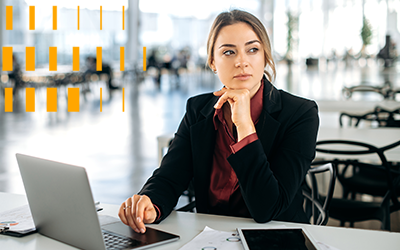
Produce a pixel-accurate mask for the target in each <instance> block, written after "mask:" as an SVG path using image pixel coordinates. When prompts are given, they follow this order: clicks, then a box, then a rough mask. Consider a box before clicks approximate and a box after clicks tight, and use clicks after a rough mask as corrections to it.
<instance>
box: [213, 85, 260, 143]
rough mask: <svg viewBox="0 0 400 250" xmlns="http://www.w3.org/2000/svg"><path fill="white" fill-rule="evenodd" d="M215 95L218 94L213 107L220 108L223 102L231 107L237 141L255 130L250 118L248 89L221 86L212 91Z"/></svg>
mask: <svg viewBox="0 0 400 250" xmlns="http://www.w3.org/2000/svg"><path fill="white" fill-rule="evenodd" d="M214 95H215V96H219V97H220V98H219V99H218V101H217V103H216V104H215V105H214V108H215V109H220V108H222V106H223V105H224V103H225V102H228V103H229V105H230V108H231V114H232V116H231V118H232V122H233V124H235V126H236V129H237V133H238V141H240V140H242V139H243V138H245V137H246V136H248V135H250V134H252V133H254V132H256V129H255V127H254V123H253V121H252V119H251V112H250V91H249V90H248V89H235V90H234V89H227V88H226V87H224V88H222V89H221V90H219V91H216V92H214Z"/></svg>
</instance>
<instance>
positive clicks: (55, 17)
mask: <svg viewBox="0 0 400 250" xmlns="http://www.w3.org/2000/svg"><path fill="white" fill-rule="evenodd" d="M53 30H57V6H53Z"/></svg>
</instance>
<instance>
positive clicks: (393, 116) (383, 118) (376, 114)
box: [339, 106, 400, 127]
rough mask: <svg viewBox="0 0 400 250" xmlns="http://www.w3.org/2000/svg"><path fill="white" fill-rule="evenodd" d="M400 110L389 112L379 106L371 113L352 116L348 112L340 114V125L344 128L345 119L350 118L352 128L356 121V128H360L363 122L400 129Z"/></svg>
mask: <svg viewBox="0 0 400 250" xmlns="http://www.w3.org/2000/svg"><path fill="white" fill-rule="evenodd" d="M399 116H400V108H398V109H395V110H387V109H384V108H381V107H379V106H377V107H375V109H374V110H373V111H371V112H367V113H364V114H350V113H346V112H342V113H340V117H339V124H340V127H343V118H344V117H348V120H349V126H352V123H353V121H355V124H354V127H358V125H359V124H360V122H361V121H369V122H376V123H377V124H378V126H379V127H400V118H399Z"/></svg>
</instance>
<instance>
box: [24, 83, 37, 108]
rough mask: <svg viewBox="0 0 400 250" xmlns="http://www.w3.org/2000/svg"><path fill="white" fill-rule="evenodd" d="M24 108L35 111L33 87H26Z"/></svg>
mask: <svg viewBox="0 0 400 250" xmlns="http://www.w3.org/2000/svg"><path fill="white" fill-rule="evenodd" d="M25 93H26V100H25V110H26V112H35V88H26V89H25Z"/></svg>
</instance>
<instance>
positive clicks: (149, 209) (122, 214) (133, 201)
mask: <svg viewBox="0 0 400 250" xmlns="http://www.w3.org/2000/svg"><path fill="white" fill-rule="evenodd" d="M118 216H119V218H120V219H121V221H122V222H123V223H124V224H125V225H128V226H130V227H131V228H132V229H133V230H135V232H137V233H145V232H146V227H145V226H144V223H153V222H154V221H155V220H156V217H157V212H156V209H155V208H154V205H153V203H152V202H151V200H150V198H149V197H148V196H147V195H136V194H135V195H134V196H132V197H130V198H128V199H127V200H126V201H125V202H123V203H122V204H121V207H120V208H119V211H118Z"/></svg>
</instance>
